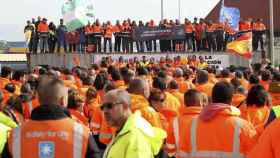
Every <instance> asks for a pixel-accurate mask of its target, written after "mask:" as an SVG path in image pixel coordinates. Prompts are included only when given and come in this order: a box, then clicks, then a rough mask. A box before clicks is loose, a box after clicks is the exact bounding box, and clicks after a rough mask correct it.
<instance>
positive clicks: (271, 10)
mask: <svg viewBox="0 0 280 158" xmlns="http://www.w3.org/2000/svg"><path fill="white" fill-rule="evenodd" d="M269 18H270V28H269V32H270V36H269V50H270V56H271V63H272V65H274V64H275V56H274V55H275V54H274V21H273V0H269Z"/></svg>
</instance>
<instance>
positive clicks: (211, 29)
mask: <svg viewBox="0 0 280 158" xmlns="http://www.w3.org/2000/svg"><path fill="white" fill-rule="evenodd" d="M215 30H216V27H215V25H214V24H212V25H211V26H209V25H207V29H206V32H210V33H211V32H214V31H215Z"/></svg>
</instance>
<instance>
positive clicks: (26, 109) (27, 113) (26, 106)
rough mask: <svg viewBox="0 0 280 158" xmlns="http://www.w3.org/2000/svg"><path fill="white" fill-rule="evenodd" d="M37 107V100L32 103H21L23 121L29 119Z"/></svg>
mask: <svg viewBox="0 0 280 158" xmlns="http://www.w3.org/2000/svg"><path fill="white" fill-rule="evenodd" d="M39 105H40V103H39V100H38V99H33V100H32V101H28V102H25V103H23V107H22V110H23V116H24V119H30V118H31V113H32V111H33V109H35V108H37V107H38V106H39Z"/></svg>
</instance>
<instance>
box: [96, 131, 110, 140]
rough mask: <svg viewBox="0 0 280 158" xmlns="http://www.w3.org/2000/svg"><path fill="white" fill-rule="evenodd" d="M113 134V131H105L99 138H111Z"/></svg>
mask: <svg viewBox="0 0 280 158" xmlns="http://www.w3.org/2000/svg"><path fill="white" fill-rule="evenodd" d="M112 136H113V135H112V133H105V132H100V133H99V139H111V138H112Z"/></svg>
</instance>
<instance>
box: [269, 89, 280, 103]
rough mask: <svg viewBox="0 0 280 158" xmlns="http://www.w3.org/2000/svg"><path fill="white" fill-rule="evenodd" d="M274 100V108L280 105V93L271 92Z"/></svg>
mask: <svg viewBox="0 0 280 158" xmlns="http://www.w3.org/2000/svg"><path fill="white" fill-rule="evenodd" d="M269 94H270V96H271V99H272V106H277V105H280V93H272V92H269Z"/></svg>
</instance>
